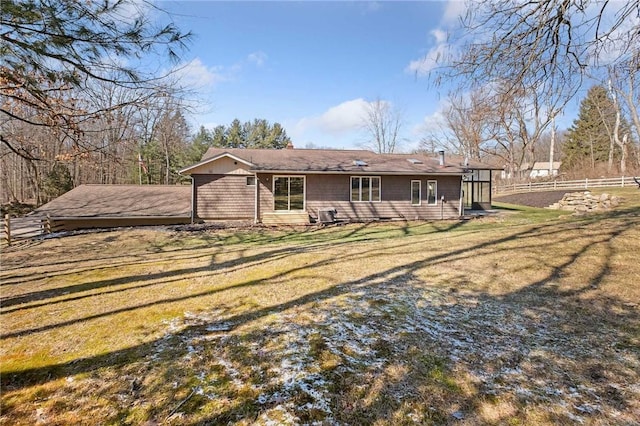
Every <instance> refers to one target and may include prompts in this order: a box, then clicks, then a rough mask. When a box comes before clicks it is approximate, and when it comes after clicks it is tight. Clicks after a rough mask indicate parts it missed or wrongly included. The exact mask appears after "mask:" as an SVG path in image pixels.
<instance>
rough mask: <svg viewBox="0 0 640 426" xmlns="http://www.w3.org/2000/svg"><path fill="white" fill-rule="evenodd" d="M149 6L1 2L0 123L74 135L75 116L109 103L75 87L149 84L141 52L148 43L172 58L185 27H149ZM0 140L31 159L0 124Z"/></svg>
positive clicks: (66, 0)
mask: <svg viewBox="0 0 640 426" xmlns="http://www.w3.org/2000/svg"><path fill="white" fill-rule="evenodd" d="M150 10H154V13H155V12H156V11H157V10H158V9H157V8H156V7H155V6H153V5H152V4H151V3H149V2H146V1H141V2H138V1H135V0H122V1H116V2H91V1H88V2H79V1H75V0H34V1H29V2H15V1H6V2H3V3H2V7H1V8H0V24H1V25H0V26H1V27H2V31H1V32H0V40H1V42H2V66H0V95H2V98H1V99H0V125H2V126H3V127H4V126H5V124H7V123H8V122H10V121H20V122H23V123H25V124H29V125H31V126H35V127H45V128H56V129H58V130H59V131H60V132H63V133H65V134H66V136H67V138H68V140H70V141H76V142H77V141H79V140H81V138H80V135H81V134H82V128H81V123H82V122H85V121H86V120H88V119H92V118H95V117H96V116H97V115H99V114H101V113H103V112H107V111H109V110H110V109H107V110H103V109H95V108H94V109H89V108H86V107H87V105H89V104H88V103H84V104H82V103H81V102H79V101H78V98H77V97H76V95H77V91H76V90H75V89H86V88H87V87H88V86H90V85H91V84H93V83H95V82H109V83H112V84H114V85H118V86H121V87H126V88H129V89H136V88H139V87H149V86H153V85H155V83H156V76H154V75H151V74H145V73H144V72H141V71H139V70H141V69H145V68H144V67H142V66H140V65H141V59H142V58H150V55H149V54H150V53H151V52H154V51H155V52H156V53H160V54H162V56H165V55H164V53H166V54H167V55H168V56H169V57H170V58H177V54H176V52H177V50H176V49H180V48H182V47H184V42H185V40H187V39H188V38H189V36H190V35H189V34H183V33H181V32H180V31H179V30H178V29H177V28H176V27H175V26H173V25H172V24H169V25H166V26H161V27H156V26H155V25H154V24H153V23H152V22H151V20H150V15H151V14H150V13H149V11H150ZM161 48H166V51H165V52H160V49H161ZM123 64H126V65H123ZM118 107H120V105H115V106H113V107H112V109H115V108H118ZM0 141H1V143H2V144H3V145H5V146H6V147H7V148H8V149H10V150H11V151H13V152H14V153H15V154H16V155H20V156H24V157H29V156H31V159H32V160H38V159H39V158H36V157H33V156H32V155H31V154H30V153H28V152H26V151H25V150H24V149H23V147H22V146H21V145H19V144H18V141H17V140H16V139H13V138H12V137H11V135H9V134H7V133H6V132H5V131H4V129H3V131H2V133H0Z"/></svg>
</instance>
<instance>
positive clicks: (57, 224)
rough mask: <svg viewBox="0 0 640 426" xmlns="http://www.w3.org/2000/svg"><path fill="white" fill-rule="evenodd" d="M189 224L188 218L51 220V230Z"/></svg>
mask: <svg viewBox="0 0 640 426" xmlns="http://www.w3.org/2000/svg"><path fill="white" fill-rule="evenodd" d="M187 223H191V218H189V217H156V218H144V217H138V218H133V217H131V218H117V217H114V218H65V219H56V218H51V229H52V231H53V232H57V231H75V230H77V229H91V228H118V227H125V226H158V225H181V224H187Z"/></svg>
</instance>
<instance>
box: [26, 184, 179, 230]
mask: <svg viewBox="0 0 640 426" xmlns="http://www.w3.org/2000/svg"><path fill="white" fill-rule="evenodd" d="M30 216H32V217H41V218H42V219H43V220H44V219H46V218H48V221H49V224H50V226H51V227H52V228H54V229H56V230H66V231H72V230H76V229H86V228H112V227H118V226H140V225H175V224H182V223H190V222H191V188H190V187H189V186H188V185H80V186H78V187H76V188H74V189H72V190H71V191H69V192H67V193H65V194H63V195H61V196H60V197H58V198H56V199H54V200H52V201H50V202H49V203H47V204H45V205H43V206H40V207H38V208H37V209H36V210H34V211H33V212H32V213H30Z"/></svg>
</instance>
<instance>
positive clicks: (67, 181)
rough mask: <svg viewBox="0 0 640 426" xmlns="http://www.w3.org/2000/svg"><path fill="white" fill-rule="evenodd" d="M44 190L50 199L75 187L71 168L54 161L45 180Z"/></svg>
mask: <svg viewBox="0 0 640 426" xmlns="http://www.w3.org/2000/svg"><path fill="white" fill-rule="evenodd" d="M42 186H43V190H44V193H45V195H46V197H47V199H48V200H51V199H54V198H56V197H59V196H60V195H62V194H64V193H65V192H67V191H71V190H72V189H73V179H71V173H70V172H69V168H68V167H67V166H66V165H64V164H62V163H54V164H53V167H52V168H51V170H50V171H49V173H47V176H46V177H45V179H44V182H43V185H42Z"/></svg>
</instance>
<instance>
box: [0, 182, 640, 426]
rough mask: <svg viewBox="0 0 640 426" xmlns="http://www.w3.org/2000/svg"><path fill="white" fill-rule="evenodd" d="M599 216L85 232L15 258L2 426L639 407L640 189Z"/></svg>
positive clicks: (442, 417) (571, 414)
mask: <svg viewBox="0 0 640 426" xmlns="http://www.w3.org/2000/svg"><path fill="white" fill-rule="evenodd" d="M624 196H625V197H626V198H627V200H626V202H625V203H624V204H623V205H622V206H621V209H620V210H618V211H616V212H613V213H609V214H603V215H597V216H588V217H566V216H562V217H558V214H557V213H556V212H546V211H544V212H542V211H537V210H525V211H524V212H515V213H509V214H503V215H499V216H496V217H492V218H487V219H484V220H476V221H470V222H466V223H457V222H438V223H433V224H427V223H397V224H368V225H357V224H354V225H348V226H345V227H338V228H326V229H304V230H302V229H283V230H264V229H250V230H218V231H211V232H178V231H171V230H160V229H133V230H122V231H114V232H107V233H98V234H84V235H75V236H71V237H66V238H59V239H51V240H44V241H39V242H36V243H32V244H27V245H23V246H17V247H12V248H10V249H6V250H5V251H4V253H3V255H2V273H1V274H2V275H1V278H2V287H1V289H2V293H1V297H2V308H1V313H0V315H1V321H2V346H1V349H0V360H1V362H2V366H1V372H2V413H1V416H0V422H1V423H2V424H33V423H35V422H41V423H43V424H45V423H46V424H141V423H145V422H157V423H166V424H200V423H208V424H220V423H222V424H226V423H233V424H256V423H257V424H266V423H268V422H270V421H271V422H275V423H277V424H298V423H312V422H315V421H318V422H328V423H330V422H335V423H338V424H414V423H418V424H443V423H461V424H477V423H485V424H534V423H535V424H557V423H573V422H578V421H582V422H584V423H587V424H612V423H616V424H619V423H625V422H626V423H629V424H631V423H633V422H635V421H637V419H638V418H640V404H639V403H638V401H639V400H640V387H638V385H637V384H638V383H640V353H639V349H638V348H639V347H640V313H639V307H638V302H639V301H640V284H639V283H640V267H639V266H638V262H637V258H638V253H640V218H639V212H640V210H639V208H640V192H637V193H636V192H631V191H628V192H625V193H624Z"/></svg>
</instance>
